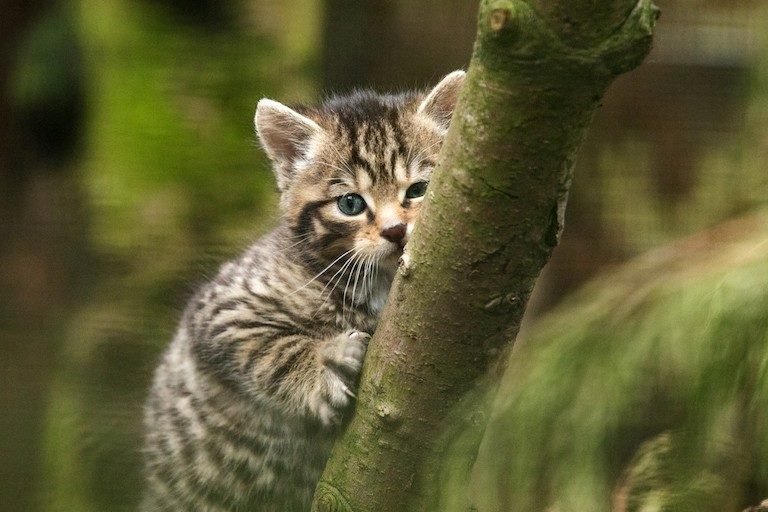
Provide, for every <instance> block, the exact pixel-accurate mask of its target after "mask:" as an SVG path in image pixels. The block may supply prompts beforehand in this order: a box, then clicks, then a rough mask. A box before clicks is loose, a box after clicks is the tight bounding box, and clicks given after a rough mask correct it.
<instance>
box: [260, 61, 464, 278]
mask: <svg viewBox="0 0 768 512" xmlns="http://www.w3.org/2000/svg"><path fill="white" fill-rule="evenodd" d="M463 78H464V74H463V72H455V73H452V74H451V75H448V76H447V77H446V78H445V79H443V81H442V82H441V83H440V84H439V85H438V86H437V87H435V89H433V90H432V91H431V92H430V93H428V94H421V95H419V94H408V95H401V96H379V95H375V94H372V93H355V94H353V95H351V96H348V97H342V98H335V99H332V100H330V101H328V102H326V103H325V104H324V105H322V106H321V107H319V108H317V109H306V110H302V113H301V114H300V113H298V112H295V111H293V110H291V109H288V108H287V107H285V106H283V105H280V104H279V103H275V102H272V101H270V100H262V101H261V102H260V103H259V108H258V110H257V114H256V124H257V128H258V131H259V135H260V137H261V140H262V143H263V145H264V147H265V149H266V150H267V152H268V154H269V155H270V157H271V158H272V160H273V162H274V164H275V171H276V174H277V177H278V186H279V188H280V189H281V192H282V198H281V206H282V210H283V215H284V216H285V217H286V218H287V220H288V223H289V226H290V227H291V229H292V231H293V234H294V236H295V237H296V238H295V239H296V241H297V242H300V244H299V245H300V246H301V249H302V250H304V251H310V252H311V253H312V255H313V256H315V257H316V259H317V262H318V263H321V264H323V265H328V264H331V263H334V262H336V263H337V264H342V265H343V263H345V262H347V261H349V262H350V271H352V267H351V265H353V263H351V262H352V261H359V262H361V263H360V265H371V264H372V265H375V266H376V267H385V268H389V269H394V268H395V267H396V265H397V260H398V258H399V256H400V255H401V254H402V251H403V248H404V246H405V244H406V243H407V242H408V240H409V238H410V236H411V233H412V232H413V228H414V224H415V222H416V219H417V218H418V213H419V210H420V209H421V203H422V200H423V198H424V196H425V194H426V191H427V185H428V183H429V180H430V177H431V174H432V170H433V168H434V166H435V164H436V161H437V154H438V152H439V150H440V147H441V145H442V141H443V138H444V136H445V132H446V130H447V126H448V122H449V121H450V116H451V114H452V111H453V107H454V105H455V102H456V98H457V94H458V91H459V89H460V86H461V83H462V82H463ZM297 142H299V143H298V144H297Z"/></svg>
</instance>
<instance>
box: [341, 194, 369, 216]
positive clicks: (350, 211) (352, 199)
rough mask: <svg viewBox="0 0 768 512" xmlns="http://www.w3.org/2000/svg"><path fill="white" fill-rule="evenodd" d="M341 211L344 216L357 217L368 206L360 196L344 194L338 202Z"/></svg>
mask: <svg viewBox="0 0 768 512" xmlns="http://www.w3.org/2000/svg"><path fill="white" fill-rule="evenodd" d="M337 204H338V205H339V210H340V211H341V213H343V214H344V215H357V214H358V213H362V212H363V210H365V207H366V204H365V199H363V198H362V197H361V196H360V195H359V194H344V195H343V196H341V197H340V198H339V200H338V202H337Z"/></svg>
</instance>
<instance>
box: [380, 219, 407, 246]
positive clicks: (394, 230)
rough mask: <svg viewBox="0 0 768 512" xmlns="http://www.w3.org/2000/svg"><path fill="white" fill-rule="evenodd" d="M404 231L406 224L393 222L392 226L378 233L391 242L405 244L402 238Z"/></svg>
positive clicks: (403, 237)
mask: <svg viewBox="0 0 768 512" xmlns="http://www.w3.org/2000/svg"><path fill="white" fill-rule="evenodd" d="M406 231H407V226H406V225H405V224H395V225H394V226H389V227H387V228H384V229H382V230H381V233H380V234H381V237H382V238H383V239H385V240H388V241H390V242H392V243H393V244H397V245H399V246H403V245H405V244H404V243H403V240H405V233H406Z"/></svg>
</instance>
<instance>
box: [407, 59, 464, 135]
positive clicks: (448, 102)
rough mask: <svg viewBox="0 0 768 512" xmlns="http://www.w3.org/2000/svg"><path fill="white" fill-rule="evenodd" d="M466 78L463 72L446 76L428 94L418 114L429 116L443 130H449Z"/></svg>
mask: <svg viewBox="0 0 768 512" xmlns="http://www.w3.org/2000/svg"><path fill="white" fill-rule="evenodd" d="M466 76H467V74H466V73H465V72H464V71H462V70H458V71H454V72H453V73H449V74H448V75H446V76H445V78H443V79H442V80H440V83H439V84H437V85H436V86H435V87H434V89H432V90H431V91H430V92H429V94H427V97H426V98H424V100H423V101H422V102H421V105H419V109H418V110H417V112H418V113H419V114H424V115H426V116H428V117H429V118H430V119H432V120H433V121H434V122H436V123H437V124H438V126H440V127H441V128H442V129H444V130H447V129H448V125H449V124H450V122H451V116H452V115H453V109H454V108H456V102H457V101H458V100H459V92H460V91H461V86H462V85H464V77H466Z"/></svg>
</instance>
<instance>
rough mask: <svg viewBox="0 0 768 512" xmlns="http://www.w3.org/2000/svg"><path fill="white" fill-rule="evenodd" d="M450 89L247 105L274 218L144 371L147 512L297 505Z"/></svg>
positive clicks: (331, 432)
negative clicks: (294, 104) (274, 184)
mask: <svg viewBox="0 0 768 512" xmlns="http://www.w3.org/2000/svg"><path fill="white" fill-rule="evenodd" d="M462 79H463V74H462V73H453V74H451V75H449V76H448V77H446V79H444V80H443V82H441V83H440V85H438V86H437V87H436V88H435V89H434V90H433V91H432V92H431V93H430V94H429V95H426V96H424V95H418V94H407V95H402V96H377V95H373V94H368V93H363V94H356V95H353V96H350V97H347V98H342V99H336V100H331V101H330V102H328V103H326V104H324V105H323V106H322V107H320V108H319V109H316V110H304V111H303V114H299V113H297V112H295V111H292V110H290V109H288V108H287V107H284V106H282V105H280V104H278V103H275V102H271V101H269V100H264V101H262V102H261V103H260V105H259V109H258V110H257V119H256V124H257V128H258V131H259V135H260V137H261V140H262V143H263V144H264V146H265V149H266V150H267V152H268V154H269V155H270V157H271V158H272V160H273V162H274V165H275V172H276V174H277V177H278V186H279V188H280V189H281V192H282V200H281V207H282V212H283V219H282V222H281V224H280V225H279V227H278V228H277V229H275V230H274V231H273V232H271V233H270V234H268V235H267V236H265V237H264V238H262V239H261V240H259V241H257V242H256V243H255V244H254V245H253V246H251V247H250V249H248V250H247V251H246V252H245V253H244V254H243V255H242V256H241V257H240V258H239V259H237V260H235V261H232V262H230V263H227V264H225V265H224V266H223V267H222V269H221V270H220V272H219V274H218V276H217V277H216V278H215V279H214V280H213V281H211V282H210V283H208V284H206V285H205V286H203V288H202V289H201V290H200V291H199V292H198V293H197V294H196V295H195V296H194V298H193V299H192V300H191V301H190V303H189V305H188V307H187V310H186V312H185V314H184V317H183V319H182V322H181V325H180V327H179V330H178V332H177V334H176V336H175V338H174V340H173V342H172V343H171V346H170V347H169V349H168V351H167V352H166V354H165V356H164V358H163V361H162V363H161V365H160V367H159V368H158V370H157V372H156V375H155V381H154V384H153V388H152V392H151V396H150V399H149V402H148V405H147V412H146V418H145V423H146V427H147V440H146V450H145V451H146V461H147V478H148V492H147V495H146V499H145V503H144V509H145V510H147V511H150V510H151V511H154V510H168V511H170V510H174V511H178V510H200V511H225V510H248V511H275V512H278V511H279V512H291V511H306V510H308V509H309V503H310V501H311V497H312V493H313V491H314V487H315V484H316V483H317V480H318V478H319V476H320V473H321V471H322V469H323V467H324V465H325V462H326V459H327V457H328V454H329V451H330V448H331V446H332V443H333V441H334V439H335V436H336V434H337V432H338V428H339V425H340V424H341V423H342V421H343V420H344V418H345V417H346V414H347V413H348V409H349V406H350V403H351V397H352V396H353V393H352V389H354V386H355V383H356V379H357V376H358V373H359V370H360V367H361V365H362V360H363V356H364V354H365V349H366V344H367V340H368V338H369V335H368V334H367V333H372V332H373V331H374V329H375V327H376V323H377V320H378V315H379V312H380V310H381V308H382V307H383V305H384V303H385V301H386V295H387V292H388V290H389V286H390V284H391V281H392V277H393V275H394V271H395V268H396V264H397V258H398V257H399V255H400V254H401V253H402V248H403V246H404V245H405V243H406V242H407V239H408V236H409V235H410V231H411V229H412V227H413V222H414V220H415V218H416V215H417V213H418V206H419V204H418V203H419V198H420V197H421V195H423V189H424V187H422V186H421V184H423V183H424V182H426V181H427V180H428V179H429V174H430V173H431V168H432V166H433V165H434V159H435V156H436V154H437V151H438V150H439V146H440V143H441V142H442V138H443V136H444V133H445V129H446V127H447V123H448V120H449V119H450V113H451V112H452V109H453V105H454V104H455V100H456V94H457V91H458V88H459V86H460V85H461V81H462ZM415 194H418V196H416V195H415ZM353 196H356V197H353ZM360 201H362V205H363V209H362V210H360V211H358V209H359V208H360V205H361V203H360ZM345 212H346V213H345Z"/></svg>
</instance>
